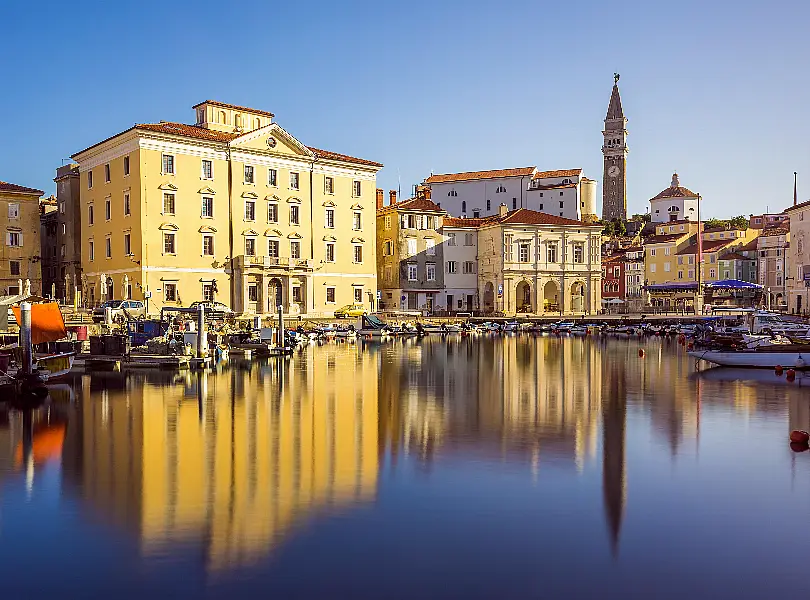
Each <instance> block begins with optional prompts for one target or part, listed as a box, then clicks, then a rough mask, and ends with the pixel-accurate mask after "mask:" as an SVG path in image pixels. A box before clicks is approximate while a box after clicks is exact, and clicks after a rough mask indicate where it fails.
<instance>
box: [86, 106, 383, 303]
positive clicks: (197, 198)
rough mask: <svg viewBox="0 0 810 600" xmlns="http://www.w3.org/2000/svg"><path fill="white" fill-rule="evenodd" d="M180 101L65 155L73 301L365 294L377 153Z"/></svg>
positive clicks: (344, 299)
mask: <svg viewBox="0 0 810 600" xmlns="http://www.w3.org/2000/svg"><path fill="white" fill-rule="evenodd" d="M193 108H194V109H195V114H196V122H195V123H194V124H193V125H185V124H181V123H169V122H160V123H147V124H140V125H135V126H133V127H131V128H130V129H127V130H126V131H124V132H122V133H119V134H117V135H115V136H113V137H111V138H108V139H106V140H104V141H102V142H99V143H97V144H95V145H93V146H90V147H89V148H86V149H85V150H82V151H81V152H78V153H77V154H75V155H74V156H73V158H74V159H75V160H76V162H78V163H79V171H80V187H81V219H82V238H83V242H82V244H83V245H82V271H83V273H82V280H83V281H82V288H83V290H84V298H85V300H86V303H87V304H91V305H92V304H95V303H97V302H99V301H101V300H104V299H113V298H115V299H119V298H134V299H143V298H148V299H149V305H150V306H149V308H150V311H151V312H154V311H156V310H158V309H160V308H162V307H164V306H178V305H179V306H188V305H189V304H190V303H192V302H194V301H197V300H216V301H219V302H224V303H226V304H229V305H230V306H231V307H232V308H233V309H234V310H236V311H237V312H240V313H247V314H263V313H267V312H271V313H273V312H275V311H276V310H277V309H276V307H277V306H278V305H282V306H283V307H284V310H285V312H286V313H287V314H302V315H313V316H317V315H324V314H331V312H332V311H334V309H335V308H336V307H340V306H341V305H344V304H348V303H351V302H360V303H364V304H366V305H367V306H369V307H370V306H371V301H372V300H373V298H374V295H375V293H376V289H377V276H376V264H375V243H374V242H375V232H374V228H375V219H374V202H375V200H374V194H375V189H376V173H377V171H379V169H380V168H381V167H382V165H381V164H380V163H376V162H373V161H369V160H364V159H360V158H353V157H350V156H345V155H342V154H336V153H334V152H328V151H324V150H318V149H316V148H312V147H309V146H306V145H304V144H302V143H301V142H299V141H298V140H297V139H295V138H294V137H293V136H292V135H290V134H289V133H288V132H287V131H285V130H284V129H282V128H281V127H280V126H279V125H278V124H277V123H275V122H274V121H273V114H272V113H269V112H266V111H261V110H254V109H249V108H244V107H240V106H234V105H231V104H224V103H221V102H215V101H211V100H209V101H206V102H202V103H200V104H197V105H196V106H194V107H193Z"/></svg>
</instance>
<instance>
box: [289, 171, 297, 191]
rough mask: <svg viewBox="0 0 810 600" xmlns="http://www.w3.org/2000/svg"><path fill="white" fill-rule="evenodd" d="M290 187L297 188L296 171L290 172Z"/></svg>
mask: <svg viewBox="0 0 810 600" xmlns="http://www.w3.org/2000/svg"><path fill="white" fill-rule="evenodd" d="M290 189H291V190H297V189H298V173H290Z"/></svg>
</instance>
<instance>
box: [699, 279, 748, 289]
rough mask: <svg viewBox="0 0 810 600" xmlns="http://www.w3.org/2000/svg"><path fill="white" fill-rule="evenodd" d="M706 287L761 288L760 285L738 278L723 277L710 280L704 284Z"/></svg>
mask: <svg viewBox="0 0 810 600" xmlns="http://www.w3.org/2000/svg"><path fill="white" fill-rule="evenodd" d="M706 287H707V288H716V289H723V290H761V289H762V286H761V285H758V284H756V283H750V282H748V281H742V280H740V279H723V280H721V281H712V282H710V283H707V284H706Z"/></svg>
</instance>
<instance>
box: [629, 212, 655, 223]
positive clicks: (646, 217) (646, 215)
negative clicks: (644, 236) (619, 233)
mask: <svg viewBox="0 0 810 600" xmlns="http://www.w3.org/2000/svg"><path fill="white" fill-rule="evenodd" d="M630 220H631V221H636V222H638V223H649V222H650V221H651V220H652V215H651V214H650V213H644V214H643V215H640V214H636V215H633V216H632V217H630Z"/></svg>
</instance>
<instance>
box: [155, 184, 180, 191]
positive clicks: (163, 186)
mask: <svg viewBox="0 0 810 600" xmlns="http://www.w3.org/2000/svg"><path fill="white" fill-rule="evenodd" d="M158 189H159V190H164V191H166V192H176V191H177V186H176V185H174V184H173V183H161V184H160V185H159V186H158Z"/></svg>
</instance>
